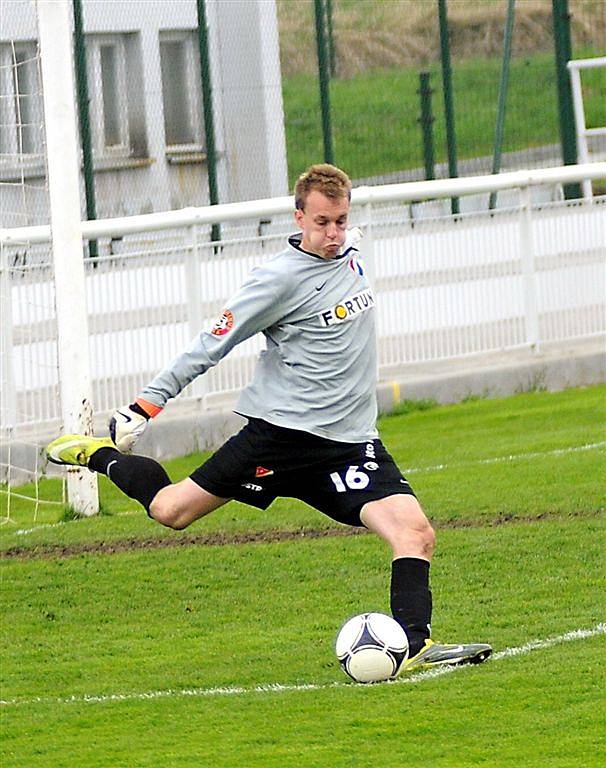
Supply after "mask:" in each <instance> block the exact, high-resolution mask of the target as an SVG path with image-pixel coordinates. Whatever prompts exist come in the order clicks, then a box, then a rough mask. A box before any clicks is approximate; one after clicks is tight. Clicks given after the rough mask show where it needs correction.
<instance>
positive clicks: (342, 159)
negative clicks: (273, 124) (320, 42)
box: [283, 49, 606, 184]
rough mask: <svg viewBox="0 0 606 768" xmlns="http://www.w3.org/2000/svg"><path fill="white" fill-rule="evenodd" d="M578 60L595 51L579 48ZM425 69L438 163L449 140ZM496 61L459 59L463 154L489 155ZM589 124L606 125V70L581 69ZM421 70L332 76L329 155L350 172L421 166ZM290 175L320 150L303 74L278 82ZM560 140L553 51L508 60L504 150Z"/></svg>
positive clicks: (309, 81)
mask: <svg viewBox="0 0 606 768" xmlns="http://www.w3.org/2000/svg"><path fill="white" fill-rule="evenodd" d="M576 55H577V58H581V57H591V56H597V55H599V52H598V51H596V50H591V49H585V50H582V51H578V52H577V54H576ZM426 69H428V71H430V72H431V73H432V86H433V88H434V90H435V94H434V97H433V111H434V115H435V117H436V122H435V123H434V142H435V155H436V156H435V159H436V162H444V161H445V160H446V141H445V133H444V131H445V129H444V119H443V107H442V98H441V93H440V88H441V76H440V73H439V68H438V66H437V65H434V66H433V67H426ZM500 69H501V62H500V60H499V59H498V58H494V59H470V60H465V61H459V62H457V63H456V66H455V68H454V74H453V87H454V92H455V109H456V132H457V154H458V158H459V159H460V160H463V159H466V158H473V157H480V156H483V155H491V154H492V151H493V140H494V131H495V120H496V109H497V98H498V87H499V78H500ZM584 86H585V99H586V102H587V103H586V110H587V113H586V122H587V125H588V126H602V125H606V105H605V102H604V100H603V99H602V98H600V96H599V94H600V93H604V91H605V90H606V70H595V71H593V72H591V73H590V74H589V75H587V76H584ZM418 88H419V68H417V67H404V68H399V69H389V70H386V69H384V70H374V71H368V72H364V73H362V74H359V75H356V76H355V77H353V78H351V79H347V80H334V81H333V82H332V83H331V107H332V124H333V131H334V144H335V158H336V162H337V163H338V164H340V165H342V166H343V167H344V168H346V169H347V170H348V173H349V174H350V175H351V176H352V178H363V177H366V176H374V175H378V174H382V173H390V172H394V171H400V170H406V169H410V168H419V167H422V165H423V154H422V143H421V129H420V126H419V123H418V121H417V118H418V117H419V114H420V105H419V96H418V94H417V90H418ZM283 96H284V111H285V118H286V119H285V126H286V140H287V155H288V166H289V177H290V180H291V184H292V182H293V181H294V179H295V178H296V176H297V175H298V174H299V173H301V172H302V171H303V170H304V169H305V168H306V167H307V166H308V165H310V164H311V163H313V162H318V158H321V157H322V155H323V150H322V146H323V145H322V133H321V120H320V108H319V94H318V84H317V80H316V79H315V78H312V77H309V75H305V74H302V75H298V76H294V77H290V78H288V79H285V80H284V82H283ZM558 142H559V128H558V112H557V90H556V80H555V68H554V63H553V56H552V55H551V54H534V55H532V56H527V57H525V58H517V59H514V60H513V61H512V62H511V68H510V86H509V92H508V101H507V111H506V123H505V136H504V146H503V151H505V152H512V151H517V150H523V149H527V148H530V147H538V146H542V145H544V144H552V143H553V144H556V143H558Z"/></svg>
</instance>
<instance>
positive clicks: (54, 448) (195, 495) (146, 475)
mask: <svg viewBox="0 0 606 768" xmlns="http://www.w3.org/2000/svg"><path fill="white" fill-rule="evenodd" d="M46 455H47V456H48V460H49V461H51V462H53V464H66V465H73V466H80V467H88V468H89V469H90V470H91V471H93V472H99V473H101V474H103V475H107V477H108V478H109V479H110V480H111V481H112V482H113V483H114V484H115V485H117V486H118V488H120V490H121V491H123V492H124V493H125V494H126V495H127V496H130V498H131V499H136V500H137V501H139V502H140V503H141V504H142V505H143V506H144V507H145V509H146V510H147V513H148V515H149V516H150V517H151V518H152V519H154V520H156V521H157V522H159V523H161V524H162V525H165V526H167V527H168V528H174V529H182V528H186V527H187V526H188V525H190V523H193V522H194V520H197V519H198V518H200V517H203V516H204V515H206V514H208V513H209V512H212V510H213V509H217V507H220V506H221V505H222V504H225V502H226V501H228V499H223V498H220V497H218V496H214V495H213V494H211V493H208V492H207V491H205V490H204V489H203V488H201V487H200V486H199V485H197V484H196V483H195V482H194V481H193V480H190V478H186V479H185V480H182V481H181V482H179V483H171V481H170V478H169V476H168V475H167V474H166V471H165V470H164V467H162V465H161V464H159V463H158V462H157V461H155V460H154V459H150V458H148V457H147V456H137V455H131V454H124V453H120V451H119V450H118V449H117V448H116V446H115V444H114V443H113V442H112V441H111V440H110V438H106V437H86V436H85V435H63V436H62V437H59V438H57V440H53V442H52V443H49V444H48V445H47V446H46Z"/></svg>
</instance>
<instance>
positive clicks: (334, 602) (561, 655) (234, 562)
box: [2, 519, 606, 768]
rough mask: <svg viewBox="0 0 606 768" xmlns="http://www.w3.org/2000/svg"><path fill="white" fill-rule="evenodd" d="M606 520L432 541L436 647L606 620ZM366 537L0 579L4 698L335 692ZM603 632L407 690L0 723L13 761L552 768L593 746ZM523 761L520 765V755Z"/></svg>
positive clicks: (8, 572) (31, 716) (66, 713)
mask: <svg viewBox="0 0 606 768" xmlns="http://www.w3.org/2000/svg"><path fill="white" fill-rule="evenodd" d="M604 533H605V531H604V521H603V519H596V520H586V521H580V520H567V521H564V522H562V521H560V522H558V521H541V522H535V523H516V524H509V525H505V526H500V527H498V528H492V527H486V528H480V529H472V530H466V531H443V532H442V534H441V536H440V543H441V546H440V550H439V554H438V557H437V560H436V563H435V567H434V579H433V587H434V594H435V599H436V610H435V622H434V623H435V633H436V635H437V636H438V637H444V638H449V639H450V638H451V639H460V640H464V639H472V638H477V639H480V638H482V639H486V640H489V641H491V642H493V643H494V645H495V647H496V648H497V649H500V648H503V647H506V646H510V645H520V644H523V643H524V642H526V641H528V640H531V639H534V638H537V637H539V638H541V637H542V638H544V637H549V636H553V635H557V634H560V633H563V632H566V631H568V630H570V629H574V628H578V627H592V626H595V624H596V623H597V621H599V620H600V619H602V620H603V614H602V615H601V614H600V611H601V608H600V606H601V602H602V601H601V597H602V595H603V593H604V588H605V586H606V584H605V578H604V568H603V564H602V560H601V558H602V554H603V549H604V544H605V541H604ZM386 560H387V553H386V552H385V550H384V548H383V547H382V545H381V544H380V542H378V541H377V540H376V539H375V538H374V537H370V536H364V537H355V538H349V539H342V540H335V539H331V540H324V541H315V542H306V541H303V542H289V543H281V544H260V545H247V546H241V547H225V548H221V549H220V550H219V549H217V548H205V547H202V548H190V549H186V550H183V551H178V552H176V551H162V552H151V553H134V554H125V555H117V556H112V557H99V556H80V557H77V558H70V559H65V560H55V561H46V560H35V561H15V562H11V563H9V564H5V565H4V579H3V592H4V595H3V604H4V606H5V622H4V623H3V637H2V648H3V664H2V669H3V676H4V678H5V680H4V686H3V696H4V697H6V698H9V699H10V698H12V697H19V698H29V697H34V696H42V697H51V699H52V698H53V697H55V696H59V697H67V696H70V695H71V694H76V695H82V694H102V693H105V694H109V693H128V692H144V691H148V690H166V689H182V688H192V687H204V688H206V687H212V686H229V685H244V686H250V685H256V684H262V683H271V682H280V683H285V684H287V683H304V682H308V683H309V682H312V683H318V684H330V683H331V682H333V681H338V682H344V681H345V678H344V676H342V673H341V672H340V670H339V669H338V668H337V665H336V661H335V659H334V657H333V652H332V639H333V636H334V634H335V631H336V628H337V627H338V626H339V624H340V623H341V621H342V620H343V619H344V618H345V617H346V616H348V615H351V614H352V613H353V612H357V611H358V610H362V609H379V610H386V607H387V606H386V600H387V572H388V569H387V567H386ZM603 650H604V638H603V637H598V638H594V639H592V640H587V641H583V642H582V644H581V643H569V644H567V645H562V646H558V647H555V648H552V649H549V650H544V651H536V652H533V653H531V654H529V655H526V656H523V657H519V658H514V659H508V660H501V661H496V662H493V663H491V664H489V665H486V666H485V667H483V668H481V669H468V670H460V671H458V672H457V673H455V674H452V675H450V676H448V677H443V678H438V679H435V680H428V681H424V682H422V683H417V684H416V685H414V686H406V685H395V686H376V687H371V688H368V687H358V686H354V685H344V686H341V687H338V688H331V687H327V688H324V689H321V690H316V691H294V692H284V693H266V694H260V693H257V694H253V693H249V694H245V695H242V696H226V697H220V696H216V697H212V698H185V697H177V698H167V699H154V700H145V701H129V702H107V703H103V704H98V703H97V704H95V703H82V702H81V703H59V704H58V703H54V702H47V703H40V704H24V705H21V706H12V707H8V708H6V709H5V710H4V712H3V720H4V738H3V751H4V759H3V763H2V764H3V765H4V766H6V768H8V766H28V767H29V766H37V765H44V766H50V765H52V766H63V765H64V766H73V765H87V766H115V765H129V766H157V765H175V766H176V765H178V766H183V765H216V766H237V765H246V766H259V767H262V768H270V767H271V766H275V767H276V768H278V766H280V767H282V766H301V765H305V766H317V767H318V768H320V766H322V767H324V766H327V765H332V766H350V765H360V766H361V765H366V764H368V762H369V761H371V762H372V763H373V764H375V765H381V766H392V765H393V766H396V765H397V766H399V765H401V764H402V760H403V755H404V754H405V756H406V761H407V762H410V761H415V762H416V761H422V762H424V763H428V764H431V765H436V766H453V768H454V767H455V766H456V767H457V768H462V767H463V766H471V765H491V766H509V765H511V766H513V765H519V764H520V760H522V759H523V764H524V765H525V766H543V765H546V764H548V765H550V766H567V765H570V764H576V762H577V760H578V759H579V758H580V756H582V762H583V764H584V765H588V766H591V765H598V764H600V762H601V761H602V759H603V758H604V756H605V755H604V748H603V744H602V746H601V747H600V745H599V743H598V739H599V734H600V727H601V723H600V720H601V719H602V715H601V714H600V706H599V703H600V699H601V695H602V694H601V691H602V690H603V685H604V683H605V682H606V680H605V679H604V670H603V664H601V662H600V654H603ZM522 756H523V757H522Z"/></svg>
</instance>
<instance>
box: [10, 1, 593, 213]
mask: <svg viewBox="0 0 606 768" xmlns="http://www.w3.org/2000/svg"><path fill="white" fill-rule="evenodd" d="M70 4H71V5H72V7H73V9H74V31H75V52H76V55H75V61H76V74H77V82H78V96H79V118H80V120H79V122H80V140H81V149H82V211H83V214H85V215H87V216H88V217H94V216H97V217H107V216H120V215H131V214H138V213H145V212H148V211H154V210H156V211H157V210H165V209H169V208H181V207H185V206H189V205H204V204H208V203H209V202H217V201H218V202H230V201H236V200H243V199H252V198H259V197H273V196H276V195H283V194H286V193H287V192H288V191H289V190H290V189H292V185H293V182H294V180H295V179H296V177H297V175H298V174H299V173H301V172H302V171H303V170H304V169H305V168H306V167H307V166H308V165H309V164H311V163H313V162H318V161H322V160H323V159H325V158H326V157H327V156H330V157H332V159H333V160H334V162H335V163H337V164H339V165H341V166H342V167H343V168H345V169H346V170H347V171H348V173H349V174H350V175H351V176H352V178H353V179H354V180H355V182H356V183H362V182H365V181H370V182H382V181H400V180H408V179H422V178H426V177H428V176H432V175H435V176H436V177H438V178H439V177H445V176H448V175H449V174H452V172H453V167H454V164H453V160H454V159H456V172H457V173H458V174H459V175H469V174H474V173H486V172H490V171H491V169H493V168H494V167H495V157H496V154H495V136H499V137H500V139H501V140H499V141H498V142H497V145H496V147H497V149H498V150H499V157H498V162H497V166H498V168H500V169H502V170H508V169H513V168H520V167H537V166H545V165H557V164H560V163H561V162H562V160H563V155H562V147H561V136H560V123H561V117H560V114H559V111H558V88H557V75H556V53H555V50H556V47H555V42H554V9H556V11H558V9H559V11H558V12H563V11H562V9H565V8H566V7H568V8H569V10H570V14H571V19H570V32H571V51H572V56H573V57H574V58H587V57H593V56H598V55H601V56H603V55H604V54H605V53H606V2H604V0H515V2H514V0H481V1H480V2H478V0H179V2H177V3H169V2H165V1H164V0H129V2H127V3H116V2H104V3H100V2H95V0H70ZM440 6H441V7H442V11H443V22H445V23H446V25H447V34H446V33H445V27H444V24H443V27H442V37H441V34H440V33H441V29H440V21H439V9H440ZM32 8H33V6H31V5H30V4H29V3H26V2H23V0H5V3H4V9H3V17H4V18H3V25H2V31H1V32H0V81H1V84H2V92H1V94H0V113H1V118H2V119H1V122H2V131H1V151H2V155H1V158H0V182H1V184H2V192H3V194H2V197H3V201H2V206H1V215H2V221H1V222H0V223H2V225H4V226H15V225H17V224H27V223H30V224H37V223H43V222H47V221H48V210H47V204H46V202H45V201H44V195H43V194H42V193H41V190H43V187H44V184H45V179H44V162H43V159H44V158H43V153H44V146H43V145H44V139H43V137H44V131H43V111H42V96H41V86H40V83H39V82H38V69H39V67H38V63H39V62H37V55H38V54H37V52H36V47H35V40H36V37H37V30H36V21H35V14H34V13H33V12H32ZM508 13H509V17H508ZM202 15H204V16H205V17H206V21H207V29H206V30H205V29H204V28H202V29H201V28H200V27H199V19H200V18H202ZM508 18H509V25H508ZM565 21H566V20H565V19H564V22H565ZM564 27H567V25H566V23H565V24H564ZM508 29H509V31H510V32H511V35H510V36H509V35H508V34H507V30H508ZM319 32H320V33H321V34H320V40H321V41H323V42H324V47H322V46H320V47H319V46H318V34H319ZM446 40H447V41H448V44H449V56H450V65H451V72H452V79H451V85H452V96H453V98H452V102H451V104H452V118H453V120H452V135H451V144H452V146H451V157H450V164H449V162H448V161H449V156H448V153H447V142H446V120H445V108H444V104H445V102H444V88H443V71H444V66H443V65H444V58H443V55H441V54H443V53H444V43H445V41H446ZM441 42H442V46H441ZM508 47H509V48H510V53H511V55H510V57H509V58H508V57H507V56H504V53H505V52H506V51H507V49H508ZM319 51H320V53H323V54H324V55H323V56H321V57H320V58H321V59H322V60H323V63H324V69H323V74H324V79H323V80H322V78H321V77H320V76H319V66H318V61H319V56H318V53H319ZM504 64H508V70H507V74H508V80H507V82H508V88H507V93H506V97H503V93H504V91H503V83H504V72H505V70H504ZM321 82H322V83H323V85H324V88H323V90H322V89H321V88H320V84H321ZM583 86H584V95H585V104H586V115H587V124H588V125H589V126H592V125H595V126H604V125H606V69H599V70H592V71H588V72H585V73H584V74H583ZM421 91H423V92H424V94H425V100H424V103H423V105H422V103H421V93H420V92H421ZM321 92H322V94H323V97H324V98H323V100H322V99H321ZM499 93H501V99H500V98H499ZM322 104H323V105H324V110H323V109H322ZM499 104H501V115H502V116H503V122H502V125H501V130H500V131H498V130H497V115H498V105H499ZM211 106H212V109H211ZM422 116H423V117H422ZM421 117H422V119H421ZM212 139H214V141H213V140H212ZM605 145H606V141H605V140H604V138H599V137H598V138H596V139H595V140H594V141H593V146H592V149H593V150H594V156H596V157H597V156H599V153H601V155H602V156H605V155H606V146H605ZM327 153H328V154H327ZM453 155H456V158H455V157H454V156H453Z"/></svg>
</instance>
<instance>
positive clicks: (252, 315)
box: [47, 164, 492, 669]
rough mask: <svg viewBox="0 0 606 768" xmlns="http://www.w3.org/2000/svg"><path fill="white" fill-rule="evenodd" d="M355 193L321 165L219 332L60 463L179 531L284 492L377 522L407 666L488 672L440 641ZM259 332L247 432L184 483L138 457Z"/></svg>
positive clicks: (473, 654)
mask: <svg viewBox="0 0 606 768" xmlns="http://www.w3.org/2000/svg"><path fill="white" fill-rule="evenodd" d="M350 197H351V182H350V180H349V178H348V177H347V175H346V174H345V173H344V172H343V171H341V170H340V169H338V168H336V167H334V166H332V165H328V164H320V165H313V166H311V168H309V169H308V170H307V171H306V172H305V173H304V174H302V176H300V178H299V179H298V181H297V183H296V186H295V206H296V209H295V214H294V215H295V220H296V222H297V225H298V227H299V229H300V231H299V232H298V233H296V234H293V235H291V236H290V237H289V238H288V240H287V243H286V244H285V247H284V249H283V250H282V251H281V252H280V253H278V254H277V255H276V256H274V257H273V258H270V259H269V260H268V261H267V262H266V263H264V264H262V265H261V266H258V267H256V268H255V269H253V270H252V272H251V274H250V276H249V278H248V280H247V281H246V282H245V283H244V285H243V286H242V287H241V288H240V290H239V291H238V292H237V293H236V294H235V295H234V296H233V297H232V298H231V299H230V300H229V301H228V303H227V305H226V307H225V309H224V310H223V312H222V314H221V316H220V317H219V318H218V320H217V321H216V322H215V324H214V325H213V326H212V327H211V328H208V329H205V330H203V331H202V332H201V333H200V334H199V336H198V337H197V338H196V339H194V341H193V342H192V344H191V345H190V347H189V348H188V349H186V350H185V351H184V352H183V353H182V354H180V355H179V356H178V357H177V358H175V360H173V362H172V363H170V365H169V366H168V367H167V368H166V370H164V371H162V372H161V373H160V374H159V375H158V376H156V378H155V379H153V381H152V382H151V383H150V384H148V386H147V387H145V389H144V390H143V391H142V392H141V393H139V395H138V396H137V397H136V399H135V400H134V402H133V403H132V404H131V405H128V406H125V407H123V408H120V409H119V410H118V411H116V413H115V414H114V416H113V417H112V419H111V421H110V435H111V439H109V438H92V437H85V436H82V435H65V436H63V437H60V438H59V439H57V440H55V441H53V442H52V443H50V444H49V445H48V446H47V455H48V458H49V460H50V461H52V462H55V463H57V464H76V465H82V466H87V467H88V468H89V469H91V470H92V471H94V472H100V473H102V474H105V475H107V476H108V477H109V479H110V480H111V481H112V482H113V483H115V484H116V485H117V486H118V487H119V488H120V489H121V490H122V491H123V492H124V493H125V494H127V495H128V496H130V497H131V498H133V499H136V500H137V501H139V502H140V503H141V504H142V505H143V506H144V507H145V509H146V510H147V512H148V514H149V516H150V517H151V518H153V519H154V520H156V521H158V522H159V523H161V524H162V525H165V526H168V527H170V528H174V529H182V528H186V527H187V526H188V525H190V524H191V523H193V522H194V521H195V520H197V519H198V518H201V517H203V516H204V515H207V514H208V513H209V512H212V511H213V510H214V509H217V508H218V507H220V506H222V505H223V504H225V503H227V502H228V501H230V500H231V499H237V500H238V501H242V502H245V503H247V504H251V505H253V506H256V507H259V508H261V509H266V508H267V507H268V506H269V505H270V504H271V503H272V502H273V501H274V499H276V497H278V496H290V497H293V498H296V499H301V500H302V501H304V502H306V503H307V504H310V505H311V506H313V507H315V508H316V509H318V510H319V511H320V512H323V513H324V514H325V515H328V516H329V517H331V518H333V519H334V520H337V521H338V522H340V523H345V524H347V525H352V526H364V527H366V528H367V529H368V530H370V531H373V532H374V533H376V534H377V535H378V536H380V537H381V538H382V539H383V540H384V541H385V542H387V544H388V545H389V546H390V548H391V551H392V564H391V610H392V614H393V616H394V618H395V619H396V620H397V621H398V622H399V623H400V624H401V625H402V626H403V627H404V630H405V631H406V633H407V635H408V638H409V642H410V655H409V659H408V662H407V665H406V667H405V668H408V669H413V668H418V667H424V666H434V665H437V664H462V663H479V662H481V661H484V660H485V659H487V658H488V656H489V655H490V654H491V652H492V649H491V647H490V646H489V645H486V644H483V643H474V644H467V645H444V644H440V643H435V642H433V641H432V640H431V639H430V623H431V608H432V605H431V591H430V587H429V564H430V561H431V557H432V554H433V550H434V544H435V536H434V531H433V529H432V527H431V525H430V523H429V521H428V519H427V517H426V516H425V514H424V512H423V510H422V508H421V505H420V504H419V502H418V500H417V498H416V496H415V494H414V492H413V490H412V488H411V487H410V485H409V483H408V481H407V480H406V478H405V477H404V476H403V475H402V474H401V472H400V471H399V469H398V467H397V466H396V464H395V462H394V460H393V459H392V457H391V456H390V455H389V453H388V452H387V450H386V449H385V447H384V446H383V444H382V442H381V440H380V438H379V436H378V433H377V429H376V418H377V404H376V384H377V382H376V371H377V350H376V337H375V297H374V294H373V292H372V290H371V286H370V284H369V282H368V279H367V276H366V274H365V272H364V267H363V265H362V262H361V260H360V254H359V251H358V241H359V238H360V234H361V233H360V232H359V230H348V215H349V207H350ZM256 333H262V334H263V335H264V336H265V341H266V349H265V350H264V351H263V352H262V353H261V355H260V357H259V359H258V362H257V365H256V369H255V373H254V376H253V379H252V381H251V383H250V384H249V385H248V386H247V387H246V388H245V389H244V390H243V391H242V393H241V395H240V398H239V400H238V404H237V407H236V409H235V410H236V412H237V413H239V414H241V415H242V416H244V417H246V419H247V420H248V422H247V424H246V425H245V426H244V427H243V428H242V430H241V431H240V432H238V434H236V435H235V436H234V437H232V438H230V439H229V440H228V441H227V442H226V443H225V444H224V445H223V446H222V447H221V448H219V450H218V451H217V452H216V453H215V454H214V455H213V456H211V457H210V459H208V461H206V462H205V463H204V464H203V465H202V466H201V467H199V468H198V469H196V470H195V471H194V472H193V473H192V474H191V476H190V477H188V478H186V479H185V480H181V481H180V482H178V483H171V481H170V479H169V477H168V475H167V474H166V472H165V470H164V469H163V467H162V466H161V465H160V464H159V463H158V462H156V461H155V460H153V459H151V458H147V457H144V456H137V455H132V454H130V451H131V450H132V448H133V446H134V445H135V442H136V441H137V439H138V438H139V436H140V435H141V434H142V432H143V431H144V430H145V428H146V427H147V425H148V423H149V420H150V419H152V418H154V417H156V416H158V414H159V413H160V412H161V411H162V408H163V407H164V405H165V404H166V402H167V401H168V400H169V399H170V398H173V397H175V396H176V395H178V394H179V392H181V390H182V389H183V388H184V387H186V386H187V385H188V384H189V383H190V382H191V381H193V380H194V379H195V378H196V377H197V376H200V375H202V374H203V373H205V371H207V370H208V369H209V368H211V367H212V366H214V365H216V364H217V363H219V361H220V360H221V359H222V358H224V357H225V356H226V355H227V354H228V352H229V351H230V350H231V349H232V348H233V347H234V346H235V345H236V344H239V343H240V342H242V341H244V340H245V339H247V338H249V337H251V336H253V335H254V334H256Z"/></svg>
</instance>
